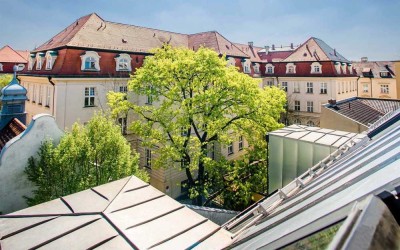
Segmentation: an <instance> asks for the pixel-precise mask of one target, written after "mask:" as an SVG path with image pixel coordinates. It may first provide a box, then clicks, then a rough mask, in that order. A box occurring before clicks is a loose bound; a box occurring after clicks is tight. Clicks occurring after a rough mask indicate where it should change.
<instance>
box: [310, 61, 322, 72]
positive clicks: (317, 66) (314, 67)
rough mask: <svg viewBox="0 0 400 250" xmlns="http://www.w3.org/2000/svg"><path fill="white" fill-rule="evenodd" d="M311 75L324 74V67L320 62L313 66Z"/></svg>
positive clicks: (314, 63)
mask: <svg viewBox="0 0 400 250" xmlns="http://www.w3.org/2000/svg"><path fill="white" fill-rule="evenodd" d="M311 74H322V65H321V64H320V63H319V62H313V63H312V64H311Z"/></svg>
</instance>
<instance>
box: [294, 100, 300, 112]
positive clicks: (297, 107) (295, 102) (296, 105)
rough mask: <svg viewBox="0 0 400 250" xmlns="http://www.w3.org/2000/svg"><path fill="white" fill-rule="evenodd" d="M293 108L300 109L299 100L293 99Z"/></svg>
mask: <svg viewBox="0 0 400 250" xmlns="http://www.w3.org/2000/svg"><path fill="white" fill-rule="evenodd" d="M294 110H295V111H300V101H294Z"/></svg>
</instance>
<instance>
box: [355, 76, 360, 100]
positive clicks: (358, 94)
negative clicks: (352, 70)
mask: <svg viewBox="0 0 400 250" xmlns="http://www.w3.org/2000/svg"><path fill="white" fill-rule="evenodd" d="M358 80H360V76H358V77H357V86H356V87H357V97H359V96H360V92H358Z"/></svg>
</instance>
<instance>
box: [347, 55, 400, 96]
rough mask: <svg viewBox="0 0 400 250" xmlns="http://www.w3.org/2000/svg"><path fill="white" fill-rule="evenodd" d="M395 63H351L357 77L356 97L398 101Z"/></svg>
mask: <svg viewBox="0 0 400 250" xmlns="http://www.w3.org/2000/svg"><path fill="white" fill-rule="evenodd" d="M395 63H396V62H391V61H368V58H367V57H363V58H361V61H360V62H353V66H354V69H355V70H356V72H357V75H358V77H359V78H358V96H359V97H364V98H379V99H400V85H399V84H400V82H399V81H398V80H397V78H396V70H395Z"/></svg>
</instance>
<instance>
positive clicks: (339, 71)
mask: <svg viewBox="0 0 400 250" xmlns="http://www.w3.org/2000/svg"><path fill="white" fill-rule="evenodd" d="M335 69H336V73H337V74H340V73H341V70H340V62H335Z"/></svg>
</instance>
